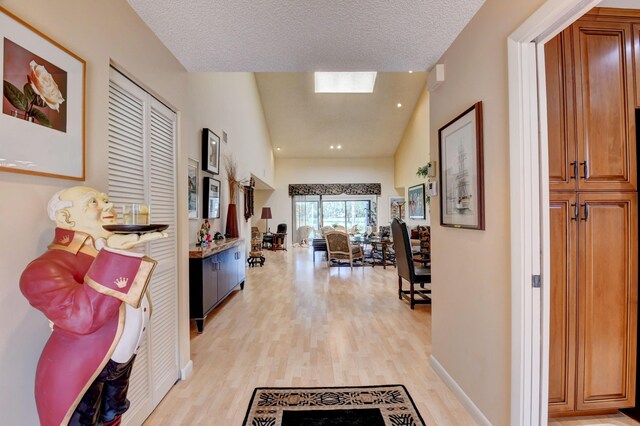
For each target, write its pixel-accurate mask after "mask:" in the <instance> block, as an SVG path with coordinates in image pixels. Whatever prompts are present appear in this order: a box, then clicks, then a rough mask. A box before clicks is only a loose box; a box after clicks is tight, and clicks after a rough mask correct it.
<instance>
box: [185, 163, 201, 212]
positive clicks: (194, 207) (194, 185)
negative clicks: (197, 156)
mask: <svg viewBox="0 0 640 426" xmlns="http://www.w3.org/2000/svg"><path fill="white" fill-rule="evenodd" d="M187 174H188V178H189V184H188V193H189V204H188V205H189V219H198V204H199V202H198V181H199V179H198V161H197V160H193V159H191V158H189V164H188V170H187Z"/></svg>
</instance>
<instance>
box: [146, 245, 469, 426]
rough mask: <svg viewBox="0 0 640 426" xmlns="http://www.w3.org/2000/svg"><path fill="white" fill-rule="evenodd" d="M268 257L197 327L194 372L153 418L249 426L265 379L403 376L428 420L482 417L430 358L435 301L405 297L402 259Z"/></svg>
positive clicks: (306, 382) (284, 382)
mask: <svg viewBox="0 0 640 426" xmlns="http://www.w3.org/2000/svg"><path fill="white" fill-rule="evenodd" d="M266 258H267V262H266V264H265V266H264V267H262V268H260V267H257V268H250V269H248V270H247V279H246V285H245V289H244V291H236V292H234V294H233V295H232V296H230V297H229V299H228V300H227V301H226V302H225V303H224V304H223V305H222V306H220V307H218V308H217V309H216V310H214V312H212V313H211V314H210V315H209V317H208V318H207V322H206V325H205V329H204V333H203V334H201V335H198V334H197V333H196V332H195V327H193V328H192V340H191V353H192V360H193V365H194V367H193V375H192V376H191V377H190V378H189V379H188V380H186V381H182V382H178V383H177V384H176V385H175V386H174V388H173V389H172V390H171V391H170V392H169V394H168V395H167V396H166V397H165V399H164V400H163V401H162V402H161V403H160V405H159V406H158V408H157V409H156V410H155V411H154V413H153V414H152V415H151V416H150V417H149V419H148V420H147V422H146V424H147V425H194V424H201V425H215V426H236V425H237V426H240V425H241V424H242V420H243V419H244V415H245V412H246V409H247V405H248V404H249V399H250V398H251V394H252V392H253V389H254V388H256V387H262V386H346V385H374V384H394V383H400V384H404V385H405V386H406V387H407V389H408V390H409V392H410V394H411V396H412V397H413V399H414V401H415V403H416V406H417V407H418V410H419V411H420V413H421V414H422V417H423V418H424V420H425V422H426V423H427V424H428V425H472V424H475V423H474V422H473V420H472V419H471V417H470V416H469V415H468V414H467V412H466V411H465V409H464V408H463V407H462V405H461V404H460V402H458V400H457V399H456V398H455V397H454V396H453V394H452V393H451V391H449V389H448V388H447V387H446V385H445V384H444V383H443V382H442V381H441V380H440V379H439V378H438V377H437V376H436V374H435V373H434V371H433V370H432V369H431V367H430V365H429V355H430V354H431V307H430V306H428V305H417V306H416V309H415V310H413V311H412V310H411V309H409V306H408V304H407V302H403V301H400V300H399V299H398V296H397V275H396V271H395V269H394V268H393V267H392V268H390V269H387V270H384V269H382V267H378V266H376V267H375V268H371V267H356V268H354V269H353V271H351V270H350V269H349V268H344V267H342V268H331V269H329V268H327V265H326V262H324V261H321V260H320V258H319V257H318V258H317V259H316V262H315V265H314V264H313V263H312V261H311V251H310V250H306V249H301V248H294V249H290V250H289V251H288V252H267V253H266Z"/></svg>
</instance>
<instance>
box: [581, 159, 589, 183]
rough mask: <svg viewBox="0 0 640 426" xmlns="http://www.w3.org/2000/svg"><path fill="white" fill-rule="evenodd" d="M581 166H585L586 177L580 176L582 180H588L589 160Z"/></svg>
mask: <svg viewBox="0 0 640 426" xmlns="http://www.w3.org/2000/svg"><path fill="white" fill-rule="evenodd" d="M580 165H581V166H584V176H580V179H586V178H587V177H588V176H589V164H587V160H584V161H583V162H582V163H580Z"/></svg>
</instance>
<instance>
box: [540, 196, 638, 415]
mask: <svg viewBox="0 0 640 426" xmlns="http://www.w3.org/2000/svg"><path fill="white" fill-rule="evenodd" d="M549 219H550V225H551V279H550V284H551V288H550V291H551V306H550V330H551V333H550V341H549V413H551V414H553V413H562V412H570V411H586V410H604V409H612V408H624V407H632V406H634V405H635V380H636V350H637V349H636V334H637V306H638V294H637V293H638V288H637V287H638V270H637V264H638V263H637V259H638V252H637V248H638V229H637V221H638V199H637V194H636V193H635V192H620V193H580V194H577V193H552V194H551V197H550V214H549Z"/></svg>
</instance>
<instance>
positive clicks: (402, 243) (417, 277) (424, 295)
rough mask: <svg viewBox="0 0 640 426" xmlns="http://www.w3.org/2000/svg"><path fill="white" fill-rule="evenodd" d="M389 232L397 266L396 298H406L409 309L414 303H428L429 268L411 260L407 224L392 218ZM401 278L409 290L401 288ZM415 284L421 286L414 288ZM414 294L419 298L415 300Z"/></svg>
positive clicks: (429, 295) (429, 292) (429, 291)
mask: <svg viewBox="0 0 640 426" xmlns="http://www.w3.org/2000/svg"><path fill="white" fill-rule="evenodd" d="M391 233H392V234H393V246H394V250H395V254H396V264H397V267H398V298H399V299H400V300H402V299H403V298H404V299H406V300H408V301H409V304H410V306H411V309H413V308H414V306H415V305H416V304H430V303H431V286H430V284H431V269H429V268H421V267H419V266H416V265H415V263H414V262H413V257H412V255H411V242H410V241H409V233H408V232H407V225H406V224H405V223H404V222H403V221H400V220H398V219H393V221H392V222H391ZM403 279H404V280H406V281H408V282H409V290H403V288H402V280H403ZM415 284H419V285H420V287H421V288H419V289H415ZM426 284H429V288H425V285H426ZM416 296H420V297H421V299H418V300H416V298H415V297H416Z"/></svg>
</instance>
